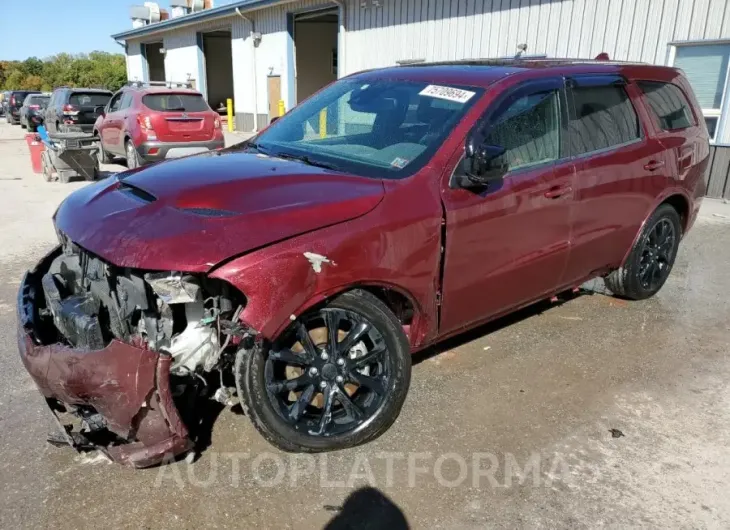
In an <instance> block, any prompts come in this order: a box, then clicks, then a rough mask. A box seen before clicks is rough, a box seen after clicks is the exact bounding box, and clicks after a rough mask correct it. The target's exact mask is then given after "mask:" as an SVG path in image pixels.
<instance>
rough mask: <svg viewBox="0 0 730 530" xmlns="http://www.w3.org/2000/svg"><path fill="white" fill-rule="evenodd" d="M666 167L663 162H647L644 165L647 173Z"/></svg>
mask: <svg viewBox="0 0 730 530" xmlns="http://www.w3.org/2000/svg"><path fill="white" fill-rule="evenodd" d="M663 167H664V161H662V160H652V161H651V162H647V163H646V164H644V169H645V170H647V171H656V170H657V169H660V168H663Z"/></svg>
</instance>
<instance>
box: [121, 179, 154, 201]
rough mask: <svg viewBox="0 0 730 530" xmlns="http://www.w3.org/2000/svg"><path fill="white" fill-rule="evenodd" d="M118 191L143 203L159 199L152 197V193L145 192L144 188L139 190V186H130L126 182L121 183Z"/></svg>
mask: <svg viewBox="0 0 730 530" xmlns="http://www.w3.org/2000/svg"><path fill="white" fill-rule="evenodd" d="M117 189H118V190H119V191H121V192H122V193H125V194H127V195H129V196H131V197H134V198H135V199H137V200H140V201H142V202H155V201H156V200H157V197H155V196H154V195H152V194H151V193H150V192H148V191H145V190H143V189H142V188H138V187H137V186H134V185H132V184H129V183H128V182H125V181H120V182H119V186H118V187H117Z"/></svg>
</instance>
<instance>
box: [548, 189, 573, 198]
mask: <svg viewBox="0 0 730 530" xmlns="http://www.w3.org/2000/svg"><path fill="white" fill-rule="evenodd" d="M572 191H573V188H571V187H570V186H565V187H562V186H560V187H559V186H556V187H554V188H550V189H549V190H547V191H546V192H545V197H546V198H548V199H557V198H559V197H562V196H563V195H565V194H567V193H570V192H572Z"/></svg>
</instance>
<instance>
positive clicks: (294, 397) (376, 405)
mask: <svg viewBox="0 0 730 530" xmlns="http://www.w3.org/2000/svg"><path fill="white" fill-rule="evenodd" d="M410 368H411V366H410V352H409V348H408V344H407V340H406V338H405V335H404V333H403V329H402V326H401V325H400V323H399V322H398V320H397V318H396V317H395V315H393V313H392V312H391V311H390V310H389V309H388V308H387V306H385V305H384V304H383V303H382V302H381V301H380V300H379V299H377V298H376V297H374V296H372V295H371V294H370V293H367V292H364V291H353V292H350V293H346V294H344V295H342V296H340V297H338V298H337V299H335V300H333V301H332V302H331V303H330V304H327V305H326V306H324V307H322V308H319V309H316V310H313V311H310V312H308V313H305V314H304V315H302V316H301V317H300V318H298V319H297V320H295V321H294V322H292V324H291V325H290V326H289V327H288V329H287V330H286V331H285V332H284V333H283V334H282V335H281V336H280V337H278V338H277V340H276V341H275V342H274V343H273V344H272V345H271V347H270V348H269V349H268V351H266V352H260V351H257V352H254V353H252V354H250V355H249V358H248V359H246V361H245V367H244V366H241V363H238V362H237V371H236V377H237V383H238V386H239V393H240V395H242V396H243V400H242V404H243V405H244V408H245V409H247V411H248V414H249V415H250V416H251V419H252V420H253V422H254V425H255V426H256V427H257V429H258V430H259V431H260V432H261V433H262V434H263V435H264V437H266V438H267V439H268V440H269V441H270V442H272V443H273V444H274V445H276V446H278V447H280V448H282V449H284V450H287V451H297V452H298V451H305V452H316V451H327V450H332V449H341V448H344V447H350V446H353V445H357V444H360V443H364V442H366V441H369V440H372V439H373V438H375V437H377V436H379V435H380V434H382V432H384V431H385V430H386V429H387V428H388V427H389V426H390V425H391V424H392V423H393V421H395V419H396V417H397V416H398V413H399V412H400V409H401V408H402V405H403V401H404V400H405V396H406V393H407V391H408V384H409V382H410Z"/></svg>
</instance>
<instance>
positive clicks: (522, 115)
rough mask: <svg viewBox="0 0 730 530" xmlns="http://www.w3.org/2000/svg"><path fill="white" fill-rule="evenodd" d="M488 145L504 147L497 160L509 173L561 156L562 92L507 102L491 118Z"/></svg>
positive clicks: (496, 162) (543, 93)
mask: <svg viewBox="0 0 730 530" xmlns="http://www.w3.org/2000/svg"><path fill="white" fill-rule="evenodd" d="M490 122H491V123H490V126H489V131H488V133H487V136H486V142H485V143H486V144H488V145H495V146H500V147H503V148H504V150H505V151H504V154H503V155H501V156H500V157H498V158H497V159H495V161H494V163H495V165H497V166H502V167H504V168H505V169H506V171H507V172H509V171H514V170H517V169H521V168H525V167H529V166H534V165H537V164H543V163H546V162H551V161H554V160H557V159H559V158H560V95H559V92H558V90H548V91H545V92H535V93H532V94H526V95H523V96H521V97H518V98H517V99H515V100H512V101H510V102H508V103H506V104H505V105H504V106H503V107H502V108H501V109H500V110H498V111H497V113H496V114H495V115H494V116H492V118H491V120H490Z"/></svg>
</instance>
